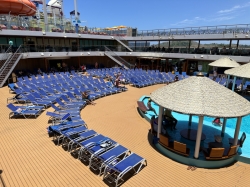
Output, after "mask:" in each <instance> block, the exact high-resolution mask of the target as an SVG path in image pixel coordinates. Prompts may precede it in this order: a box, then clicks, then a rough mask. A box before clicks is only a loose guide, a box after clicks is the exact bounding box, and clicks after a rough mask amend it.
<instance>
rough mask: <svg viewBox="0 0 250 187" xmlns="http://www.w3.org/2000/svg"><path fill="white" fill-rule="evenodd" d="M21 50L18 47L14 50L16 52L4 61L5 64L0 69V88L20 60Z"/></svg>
mask: <svg viewBox="0 0 250 187" xmlns="http://www.w3.org/2000/svg"><path fill="white" fill-rule="evenodd" d="M21 49H22V47H21V45H20V46H19V48H18V49H17V50H16V52H15V53H14V54H12V55H10V56H9V57H8V58H7V59H6V61H5V63H4V64H3V65H2V67H1V69H0V88H1V87H3V85H4V83H5V82H6V80H7V79H8V77H9V76H10V74H11V72H12V71H13V69H14V68H15V67H16V65H17V63H18V62H19V60H20V59H21V57H22V53H20V52H21Z"/></svg>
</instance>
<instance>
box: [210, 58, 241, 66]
mask: <svg viewBox="0 0 250 187" xmlns="http://www.w3.org/2000/svg"><path fill="white" fill-rule="evenodd" d="M208 65H209V66H215V67H228V68H234V67H239V66H240V64H239V63H237V62H236V61H235V60H233V59H232V58H229V57H223V58H220V59H218V60H216V61H214V62H212V63H210V64H208Z"/></svg>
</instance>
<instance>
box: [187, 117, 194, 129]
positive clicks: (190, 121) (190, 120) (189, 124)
mask: <svg viewBox="0 0 250 187" xmlns="http://www.w3.org/2000/svg"><path fill="white" fill-rule="evenodd" d="M192 117H193V115H192V114H190V115H189V121H188V126H189V127H191V124H192Z"/></svg>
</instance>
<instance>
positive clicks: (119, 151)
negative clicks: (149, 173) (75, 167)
mask: <svg viewBox="0 0 250 187" xmlns="http://www.w3.org/2000/svg"><path fill="white" fill-rule="evenodd" d="M69 96H70V95H69ZM71 97H72V96H71ZM62 99H66V98H65V96H62ZM66 101H67V99H66V100H65V102H66ZM56 102H57V103H58V104H60V106H64V107H61V108H60V107H56V106H55V105H54V104H52V105H51V107H52V108H54V109H55V111H54V112H49V111H48V112H47V113H46V115H48V116H49V117H50V121H51V123H52V125H51V126H49V128H48V132H49V134H50V135H51V136H53V140H54V142H56V143H57V145H62V146H63V147H64V148H66V149H67V150H68V151H69V152H70V153H71V154H72V155H73V156H75V157H77V158H78V159H79V160H81V161H82V162H85V163H87V164H88V165H89V167H90V168H91V169H92V170H94V171H98V173H99V175H101V174H103V179H104V180H107V181H108V182H110V183H113V182H114V183H115V185H116V186H118V185H120V184H121V183H122V181H123V180H122V178H123V176H124V174H127V173H128V172H129V171H131V170H134V173H135V174H136V173H138V172H139V171H140V170H141V168H142V167H143V166H144V163H146V160H145V159H144V158H142V157H140V156H139V155H137V154H135V153H132V152H131V151H129V150H128V149H127V148H125V147H123V146H122V145H120V144H118V143H117V142H116V141H114V140H112V139H110V138H108V137H106V136H103V135H102V134H99V133H97V132H96V131H94V130H92V129H88V128H87V124H86V123H85V122H84V121H83V120H82V119H81V118H80V113H79V111H80V109H81V106H82V105H85V102H84V101H79V100H78V99H77V98H75V99H73V98H71V100H70V101H68V102H67V103H61V102H60V101H59V100H58V99H56ZM114 174H116V175H115V177H114Z"/></svg>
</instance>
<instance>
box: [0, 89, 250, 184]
mask: <svg viewBox="0 0 250 187" xmlns="http://www.w3.org/2000/svg"><path fill="white" fill-rule="evenodd" d="M160 86H161V85H156V86H151V87H147V88H142V89H137V88H133V87H129V91H128V92H125V93H121V94H117V95H113V96H108V97H104V98H101V99H98V100H97V101H96V103H97V104H96V106H87V107H86V108H84V109H83V110H82V112H81V115H82V118H83V119H84V120H85V121H86V122H87V124H88V127H89V128H90V129H94V130H96V131H97V132H99V133H101V134H104V135H106V136H108V137H110V138H112V139H114V140H116V141H117V142H118V143H120V144H121V145H123V146H125V147H127V148H128V149H130V150H131V151H132V152H135V153H137V154H139V155H140V156H142V157H144V158H146V159H147V161H148V165H147V166H146V167H145V168H144V169H143V170H142V171H141V172H140V173H139V174H138V175H135V176H133V177H131V178H130V179H129V180H127V181H126V182H125V183H124V184H123V186H249V184H250V177H249V176H250V165H248V164H244V163H241V162H237V163H236V164H235V165H233V166H230V167H228V168H222V169H214V170H212V169H209V170H208V169H202V168H198V169H196V170H195V171H189V170H187V169H186V168H187V166H186V165H182V164H179V163H176V162H174V161H172V160H170V159H168V158H166V157H165V156H163V155H161V154H160V153H158V152H157V151H156V150H154V148H153V147H152V146H151V145H150V144H149V139H148V137H149V135H148V131H149V128H150V125H149V123H148V122H146V121H145V120H144V119H143V118H141V117H140V115H139V114H138V112H137V109H136V108H137V106H136V101H137V99H138V98H140V97H141V96H142V95H148V94H150V92H152V91H153V90H155V89H156V88H158V87H160ZM0 94H1V98H0V104H1V105H0V117H1V125H0V142H1V143H0V145H1V146H0V170H3V173H2V175H1V177H2V179H3V180H4V183H5V186H7V187H9V186H11V187H12V186H25V187H28V186H32V187H34V186H60V187H61V186H74V187H75V186H107V185H106V184H105V183H104V182H103V181H102V178H101V177H98V176H96V175H95V174H94V173H93V172H91V171H90V170H89V168H88V167H87V166H85V165H84V164H82V163H81V162H80V161H79V160H77V159H74V158H73V157H72V156H71V155H70V154H69V153H68V152H66V151H64V150H63V149H62V147H59V146H56V145H55V144H54V143H53V142H52V139H51V138H49V137H48V135H47V131H46V127H47V126H48V117H47V116H46V115H45V112H43V114H42V115H41V116H39V117H38V118H37V119H10V120H9V119H8V114H9V110H8V109H7V108H6V98H7V97H10V96H11V95H10V94H9V93H8V88H7V87H4V88H1V89H0ZM50 110H51V109H50ZM0 186H3V184H2V182H1V179H0Z"/></svg>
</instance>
